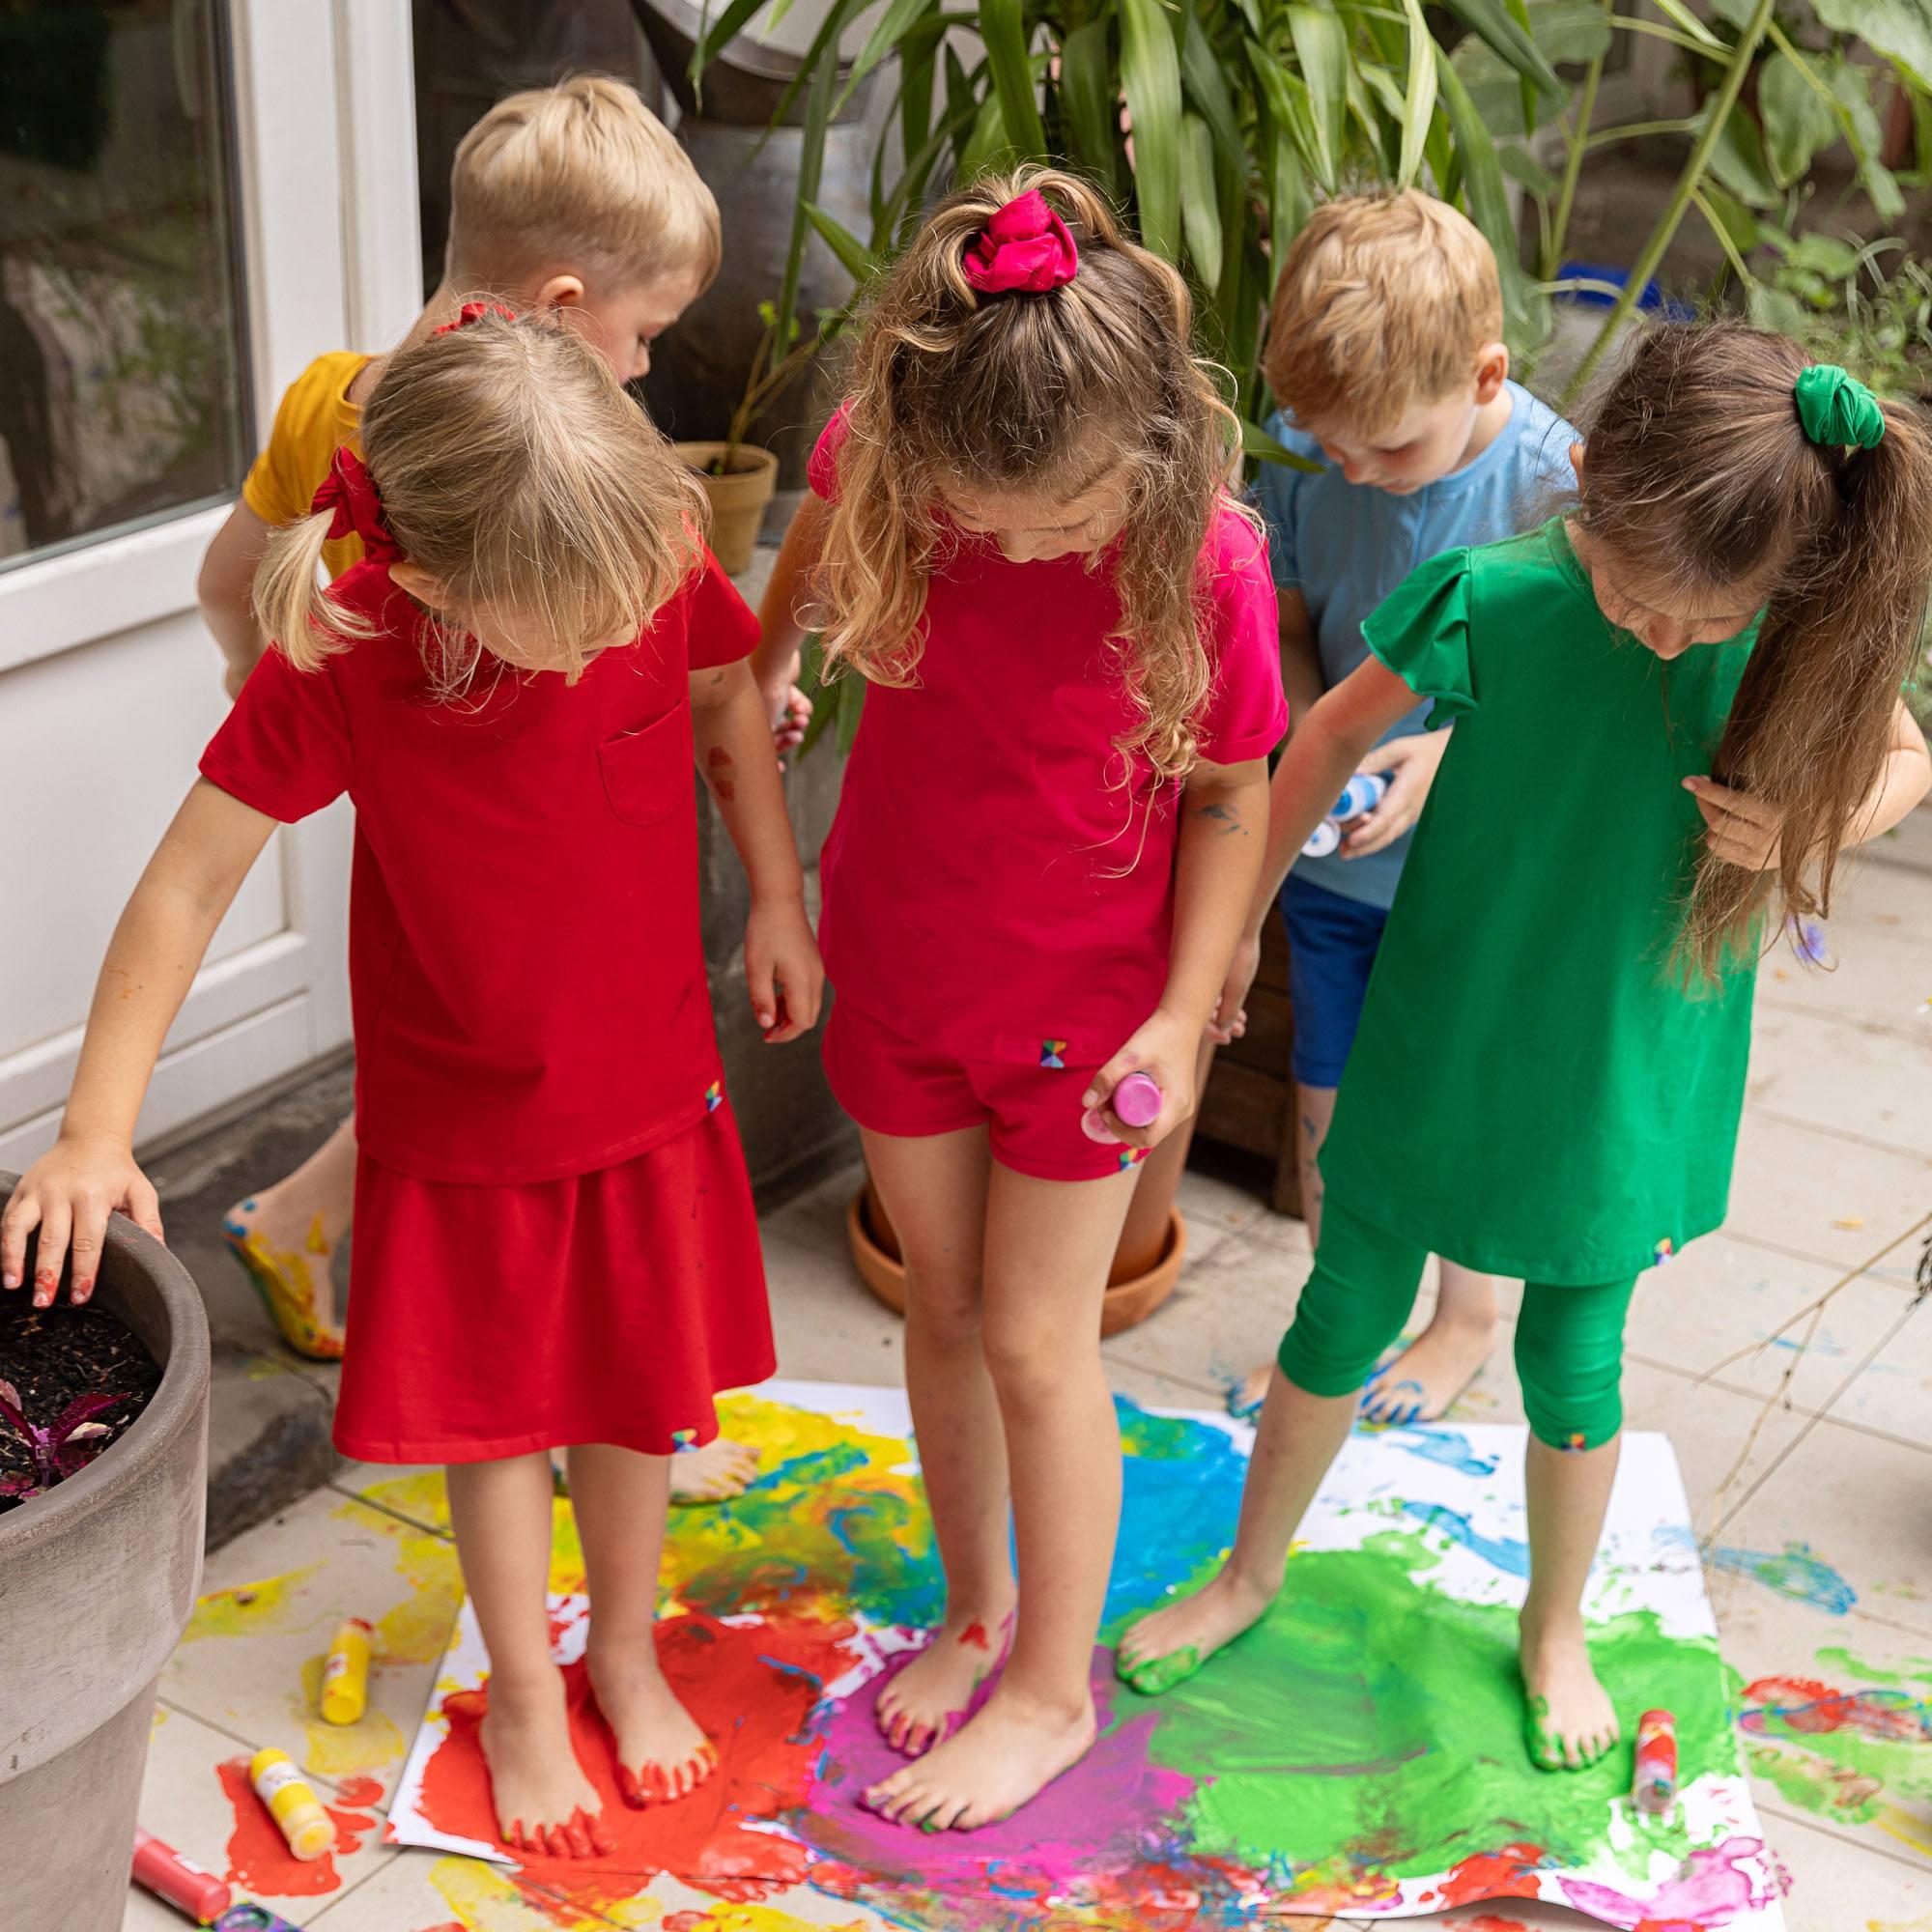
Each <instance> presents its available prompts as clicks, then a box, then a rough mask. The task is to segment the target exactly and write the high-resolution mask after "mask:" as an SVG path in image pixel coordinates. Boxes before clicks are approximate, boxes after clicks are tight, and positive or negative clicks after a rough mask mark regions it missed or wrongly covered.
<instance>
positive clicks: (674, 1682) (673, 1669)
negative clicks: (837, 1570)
mask: <svg viewBox="0 0 1932 1932" xmlns="http://www.w3.org/2000/svg"><path fill="white" fill-rule="evenodd" d="M851 1634H852V1626H851V1625H850V1624H846V1623H836V1624H821V1623H807V1622H796V1621H794V1622H778V1621H772V1622H767V1623H763V1624H759V1625H757V1626H755V1627H753V1628H749V1629H738V1628H734V1627H733V1626H730V1625H727V1624H722V1623H719V1622H717V1621H716V1620H715V1619H714V1618H711V1617H707V1616H702V1615H690V1616H682V1617H674V1618H671V1619H669V1620H668V1621H667V1622H665V1623H662V1624H660V1625H659V1626H658V1657H659V1661H660V1662H662V1663H663V1665H664V1673H665V1676H666V1678H667V1679H668V1681H669V1683H670V1687H671V1689H672V1690H674V1691H675V1692H676V1693H677V1695H678V1697H679V1699H680V1700H681V1701H682V1703H683V1704H684V1707H685V1709H686V1710H688V1711H689V1712H690V1713H691V1714H692V1716H693V1717H695V1718H696V1719H697V1721H698V1722H699V1723H700V1724H701V1725H703V1727H704V1729H705V1732H706V1734H707V1735H708V1736H709V1737H710V1738H711V1739H712V1740H713V1742H714V1743H715V1744H716V1745H717V1747H718V1756H719V1764H718V1769H717V1770H716V1771H714V1772H713V1773H712V1774H711V1776H709V1777H708V1778H706V1779H705V1781H704V1782H703V1783H702V1784H700V1785H699V1786H698V1787H697V1788H696V1790H695V1791H693V1792H691V1793H690V1794H689V1795H688V1796H686V1797H684V1798H681V1799H679V1800H678V1801H677V1802H676V1803H675V1804H654V1805H651V1806H649V1807H648V1808H647V1809H645V1810H641V1811H639V1810H635V1809H633V1808H632V1807H631V1806H630V1805H628V1804H625V1803H624V1802H623V1799H622V1798H621V1797H620V1796H619V1794H618V1790H617V1768H616V1764H615V1762H614V1760H613V1756H612V1751H611V1733H610V1731H609V1729H608V1728H607V1727H606V1725H605V1723H604V1719H603V1717H602V1716H601V1714H600V1713H599V1712H598V1710H597V1707H596V1704H595V1702H594V1700H593V1699H592V1696H591V1693H590V1684H589V1679H588V1677H587V1676H586V1674H585V1671H584V1667H583V1664H582V1662H577V1663H573V1664H570V1665H568V1666H567V1667H566V1668H565V1670H564V1683H565V1687H566V1690H567V1692H568V1696H569V1702H570V1727H571V1734H572V1737H573V1738H574V1740H575V1741H576V1745H577V1755H578V1761H579V1762H580V1763H581V1764H582V1766H583V1768H584V1771H585V1773H586V1774H587V1775H588V1776H589V1778H590V1781H591V1783H592V1784H593V1785H594V1786H595V1787H596V1790H597V1793H598V1795H599V1797H601V1798H602V1799H603V1801H604V1827H605V1829H606V1831H608V1832H609V1833H610V1834H611V1838H612V1839H613V1840H614V1848H613V1850H612V1851H611V1854H610V1855H609V1856H608V1857H606V1858H600V1859H594V1860H576V1859H552V1858H540V1857H536V1856H533V1855H530V1854H527V1853H520V1854H519V1855H518V1856H519V1859H520V1861H521V1868H522V1870H523V1872H524V1874H525V1876H526V1878H528V1879H529V1880H530V1881H531V1882H532V1883H534V1884H538V1885H543V1886H546V1887H549V1888H550V1889H552V1890H554V1891H557V1892H561V1893H562V1894H563V1896H564V1897H565V1898H567V1899H568V1900H569V1901H570V1902H571V1903H572V1904H573V1905H577V1906H581V1907H583V1908H585V1909H588V1910H596V1909H597V1908H598V1907H599V1906H601V1905H611V1904H615V1903H616V1902H618V1901H619V1900H621V1899H626V1898H631V1897H634V1896H635V1895H636V1894H637V1892H638V1890H639V1886H640V1885H641V1884H642V1883H643V1882H644V1881H645V1880H646V1879H649V1878H652V1877H655V1876H656V1875H657V1874H658V1873H660V1872H668V1873H670V1874H672V1875H673V1876H674V1877H677V1878H681V1879H683V1880H685V1881H686V1882H687V1883H689V1884H692V1885H696V1886H699V1887H701V1888H702V1889H704V1890H706V1891H708V1892H711V1893H712V1894H713V1895H714V1896H716V1897H720V1898H728V1899H744V1900H752V1899H758V1898H762V1897H765V1896H766V1895H768V1894H769V1893H771V1892H774V1891H778V1890H780V1889H783V1888H784V1887H787V1886H791V1885H796V1884H797V1883H799V1881H800V1880H802V1879H803V1878H804V1876H805V1872H806V1867H807V1865H808V1863H809V1862H810V1855H809V1854H808V1853H807V1852H806V1850H805V1848H804V1847H803V1846H802V1845H798V1844H795V1843H793V1842H791V1841H790V1840H788V1839H784V1838H778V1837H774V1836H772V1835H770V1834H769V1833H760V1832H753V1831H749V1830H747V1829H746V1828H747V1826H748V1825H750V1824H751V1823H753V1821H762V1820H765V1819H770V1818H776V1817H778V1816H779V1815H780V1814H781V1812H783V1811H786V1810H789V1809H791V1808H794V1807H796V1806H799V1805H802V1804H805V1803H806V1802H807V1801H808V1800H809V1798H810V1794H811V1788H812V1782H813V1776H814V1773H815V1768H816V1763H817V1755H818V1747H817V1745H816V1743H815V1742H814V1741H813V1739H811V1738H810V1736H809V1735H808V1734H807V1730H806V1720H807V1719H808V1718H809V1717H810V1713H811V1709H812V1706H813V1705H814V1704H815V1703H816V1702H817V1700H818V1695H819V1691H820V1689H821V1687H822V1686H823V1685H824V1684H825V1683H827V1682H828V1681H829V1680H830V1679H832V1678H835V1677H838V1676H839V1675H841V1674H842V1673H843V1671H844V1670H845V1668H846V1666H847V1665H848V1664H849V1662H851V1660H850V1658H849V1657H848V1655H847V1654H846V1651H845V1640H846V1639H847V1638H848V1637H849V1636H850V1635H851ZM487 1695H488V1693H487V1690H465V1691H458V1692H457V1693H456V1694H455V1695H454V1696H452V1697H450V1698H448V1699H447V1700H446V1702H445V1704H444V1707H443V1708H444V1710H445V1712H446V1714H447V1716H448V1719H449V1735H448V1737H447V1738H446V1739H444V1741H443V1742H442V1744H441V1745H440V1746H439V1747H437V1751H436V1754H435V1756H434V1757H432V1758H431V1759H430V1762H429V1768H428V1770H427V1771H426V1772H425V1774H424V1776H423V1787H422V1800H421V1803H422V1810H423V1815H424V1816H425V1817H426V1818H428V1819H429V1820H430V1821H431V1823H433V1824H434V1825H435V1826H436V1827H437V1828H438V1829H439V1830H440V1831H444V1832H450V1833H458V1834H460V1835H462V1836H464V1837H470V1838H483V1839H495V1838H496V1837H497V1820H496V1812H495V1809H494V1807H493V1806H492V1804H491V1802H490V1774H489V1771H488V1769H487V1768H486V1767H485V1765H484V1762H483V1752H482V1749H481V1747H480V1746H479V1745H478V1743H477V1736H476V1732H477V1726H478V1724H479V1723H480V1722H481V1721H482V1718H483V1713H484V1710H485V1708H486V1703H487ZM270 1829H271V1830H272V1829H273V1827H272V1825H271V1826H270Z"/></svg>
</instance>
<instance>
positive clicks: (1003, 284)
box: [960, 187, 1080, 296]
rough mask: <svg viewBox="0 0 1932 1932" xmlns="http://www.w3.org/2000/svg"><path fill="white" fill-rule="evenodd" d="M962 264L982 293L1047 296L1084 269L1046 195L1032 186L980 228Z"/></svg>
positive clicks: (1064, 225)
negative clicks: (1018, 293)
mask: <svg viewBox="0 0 1932 1932" xmlns="http://www.w3.org/2000/svg"><path fill="white" fill-rule="evenodd" d="M960 266H961V267H962V269H963V270H965V274H966V279H967V281H968V282H970V283H971V284H972V286H973V287H974V288H976V289H978V290H979V291H980V294H981V295H988V296H1000V295H1007V294H1009V293H1011V292H1012V291H1015V290H1018V291H1020V292H1022V293H1024V294H1027V295H1044V294H1046V292H1047V291H1048V290H1049V289H1058V288H1064V287H1065V285H1066V284H1067V283H1068V282H1070V281H1071V280H1072V279H1073V277H1074V276H1075V275H1076V274H1078V273H1079V272H1080V251H1079V249H1077V248H1076V247H1075V246H1074V245H1073V236H1072V234H1071V232H1070V231H1069V230H1068V228H1067V226H1066V223H1065V222H1064V221H1063V220H1062V219H1061V218H1060V216H1059V215H1058V214H1056V213H1054V212H1053V210H1052V209H1051V208H1050V207H1049V206H1048V205H1047V199H1046V197H1045V195H1043V194H1041V193H1040V191H1039V190H1038V188H1037V187H1031V188H1028V189H1027V191H1026V193H1024V194H1022V195H1019V196H1016V197H1015V198H1014V199H1013V200H1011V201H1009V202H1008V203H1007V205H1006V207H1004V208H1003V209H1001V210H1000V211H999V213H996V214H995V215H994V216H993V218H992V219H991V220H990V221H989V222H987V223H986V225H985V227H983V228H982V229H980V232H979V234H978V235H977V236H975V237H974V239H973V241H972V243H971V245H970V246H969V247H968V248H967V250H966V255H965V259H964V261H963V262H962V263H961V265H960Z"/></svg>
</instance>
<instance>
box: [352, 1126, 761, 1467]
mask: <svg viewBox="0 0 1932 1932" xmlns="http://www.w3.org/2000/svg"><path fill="white" fill-rule="evenodd" d="M349 1282H350V1286H349V1295H350V1315H349V1329H350V1336H351V1340H350V1343H349V1347H348V1350H347V1351H346V1353H345V1355H344V1358H343V1364H342V1393H341V1397H340V1400H339V1401H338V1403H337V1406H336V1411H335V1446H336V1447H337V1448H338V1449H339V1450H341V1451H342V1453H343V1454H344V1455H345V1456H353V1457H355V1458H357V1459H359V1460H361V1461H364V1462H370V1463H485V1462H491V1461H494V1460H495V1459H497V1458H498V1457H504V1456H522V1455H527V1454H529V1453H530V1452H532V1451H535V1450H546V1449H555V1448H562V1447H565V1446H568V1445H569V1444H572V1443H578V1442H609V1443H614V1444H615V1445H616V1446H617V1447H619V1448H622V1449H636V1450H639V1451H641V1452H642V1453H643V1454H645V1455H648V1456H668V1455H669V1454H670V1453H671V1451H672V1450H673V1449H674V1448H675V1447H676V1446H677V1443H678V1442H679V1441H680V1440H684V1441H696V1442H708V1441H710V1440H711V1438H712V1437H713V1436H714V1435H717V1433H718V1416H717V1411H716V1409H715V1408H714V1407H713V1406H712V1398H713V1397H714V1396H715V1395H717V1394H718V1393H719V1392H720V1391H722V1390H724V1389H728V1388H738V1387H741V1386H743V1385H745V1384H747V1383H751V1382H758V1381H763V1380H764V1379H765V1378H766V1377H767V1376H769V1375H771V1373H772V1372H773V1370H774V1369H775V1368H776V1367H777V1357H776V1354H775V1353H774V1350H773V1347H772V1323H771V1310H770V1307H769V1305H768V1303H767V1301H766V1297H765V1274H764V1264H763V1260H762V1258H761V1256H760V1254H759V1250H758V1224H757V1218H756V1215H755V1213H754V1212H753V1207H752V1190H751V1185H750V1182H749V1181H748V1179H746V1175H745V1156H744V1151H743V1150H742V1149H741V1148H740V1146H739V1144H738V1135H737V1130H736V1128H735V1127H734V1126H733V1125H732V1122H731V1114H730V1109H729V1108H728V1107H720V1108H717V1109H715V1110H714V1111H713V1112H712V1113H710V1114H708V1115H706V1117H705V1118H704V1119H703V1120H701V1121H700V1122H697V1124H696V1125H695V1126H693V1127H690V1128H688V1129H687V1130H686V1131H685V1132H683V1133H681V1134H679V1135H677V1136H676V1137H675V1138H674V1139H671V1140H668V1141H666V1142H664V1143H663V1144H662V1145H660V1146H658V1147H654V1148H652V1149H651V1150H650V1151H648V1152H646V1153H641V1154H639V1155H638V1156H637V1157H636V1158H635V1159H632V1160H627V1161H623V1162H621V1163H619V1164H618V1165H617V1166H615V1167H607V1168H602V1169H600V1170H598V1171H597V1172H596V1173H594V1174H581V1175H576V1176H573V1177H571V1178H570V1179H563V1180H537V1181H504V1182H498V1183H482V1184H470V1183H467V1182H458V1181H440V1180H417V1179H412V1178H411V1177H410V1176H409V1175H406V1174H398V1173H397V1172H396V1171H395V1169H393V1168H389V1167H384V1166H381V1165H379V1164H378V1163H377V1162H376V1161H373V1160H371V1159H370V1158H369V1157H368V1156H367V1155H366V1154H365V1155H363V1156H362V1157H361V1160H360V1162H359V1164H358V1165H357V1168H356V1174H355V1241H354V1245H353V1247H352V1249H351V1255H350V1277H349Z"/></svg>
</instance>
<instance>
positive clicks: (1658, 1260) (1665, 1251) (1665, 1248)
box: [1650, 1235, 1677, 1267]
mask: <svg viewBox="0 0 1932 1932" xmlns="http://www.w3.org/2000/svg"><path fill="white" fill-rule="evenodd" d="M1676 1252H1677V1250H1676V1248H1675V1247H1674V1246H1673V1245H1672V1243H1671V1239H1670V1236H1668V1235H1665V1236H1664V1237H1663V1238H1662V1240H1661V1241H1659V1242H1658V1244H1657V1247H1656V1249H1655V1250H1654V1252H1653V1253H1652V1255H1651V1257H1650V1261H1651V1265H1652V1266H1653V1267H1662V1265H1663V1264H1664V1263H1665V1262H1667V1261H1668V1260H1669V1259H1670V1258H1671V1256H1672V1255H1674V1254H1675V1253H1676Z"/></svg>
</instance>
